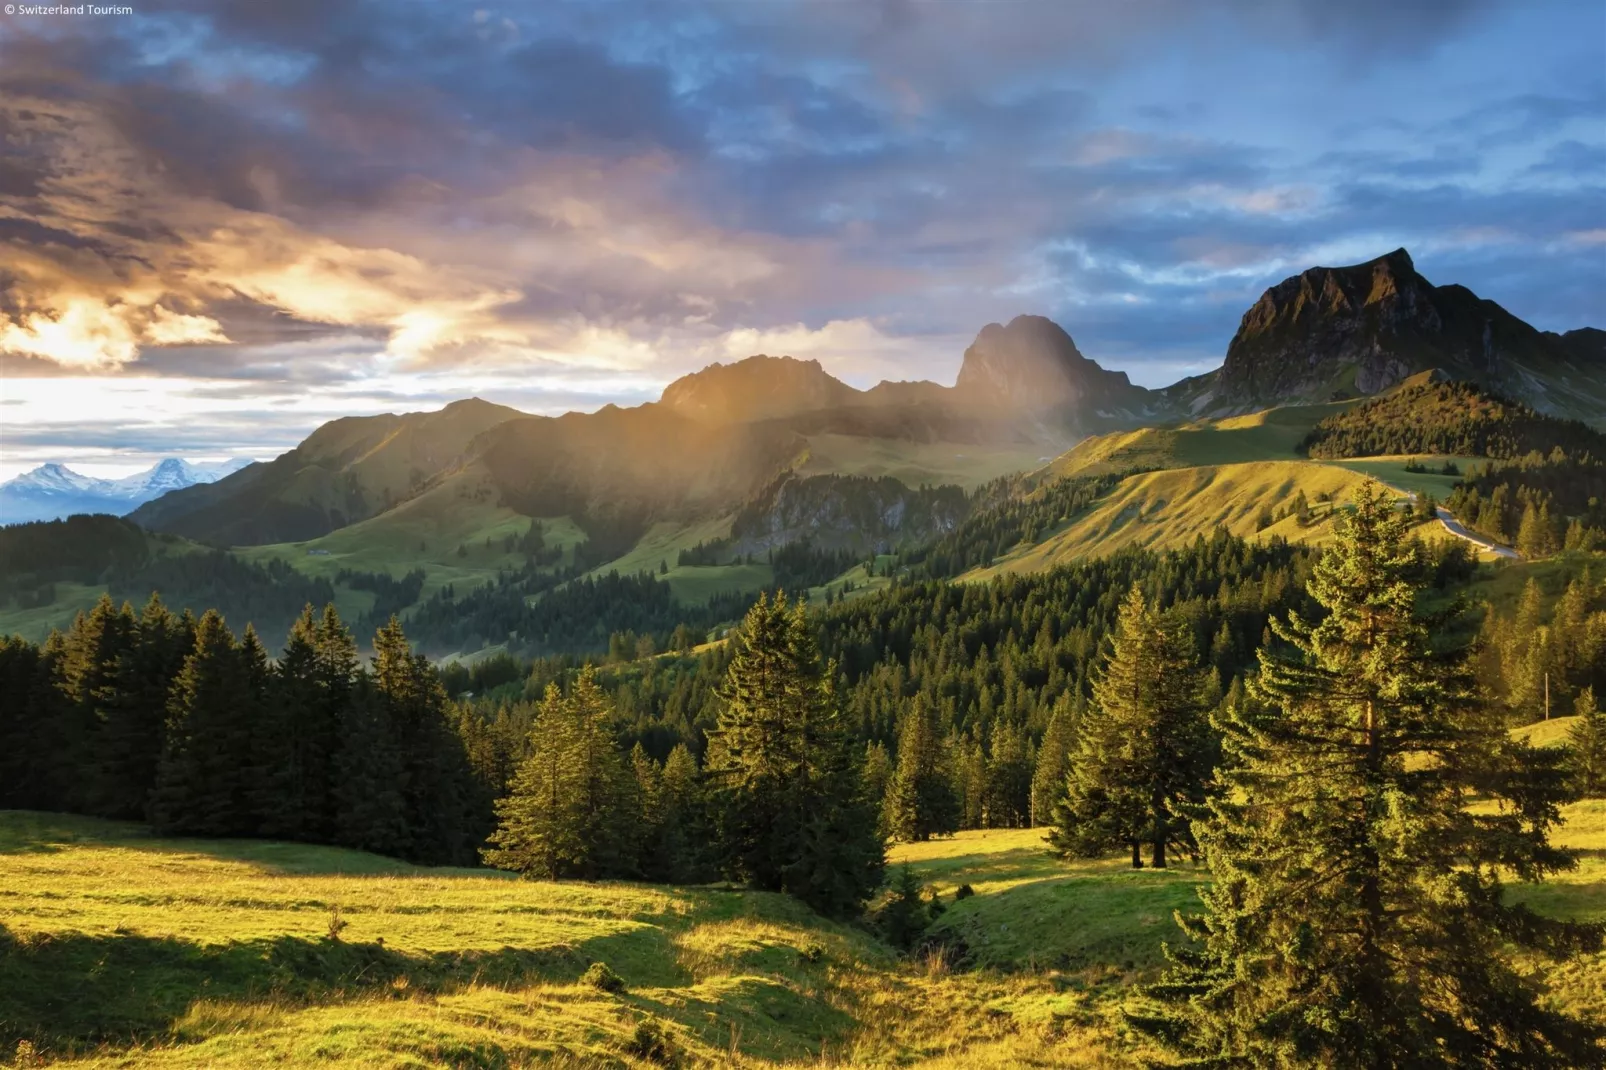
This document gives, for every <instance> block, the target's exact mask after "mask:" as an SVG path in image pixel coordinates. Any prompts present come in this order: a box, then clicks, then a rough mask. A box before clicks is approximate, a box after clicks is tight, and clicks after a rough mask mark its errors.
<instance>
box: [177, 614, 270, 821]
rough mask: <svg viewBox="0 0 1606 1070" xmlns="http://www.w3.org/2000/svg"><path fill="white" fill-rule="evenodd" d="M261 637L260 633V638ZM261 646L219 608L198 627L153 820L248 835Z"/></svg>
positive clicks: (180, 690)
mask: <svg viewBox="0 0 1606 1070" xmlns="http://www.w3.org/2000/svg"><path fill="white" fill-rule="evenodd" d="M254 638H255V637H254V636H253V637H252V639H253V641H254ZM259 650H260V647H255V648H252V649H249V650H248V649H247V648H244V647H242V646H241V645H240V644H239V643H238V642H237V641H236V640H235V638H234V635H233V633H231V632H230V631H229V629H228V625H226V624H225V623H224V622H223V618H222V617H221V616H219V615H218V614H217V613H216V612H215V611H208V612H207V613H206V615H205V616H203V617H202V618H201V620H200V623H199V624H197V625H196V628H195V647H194V649H193V650H192V651H191V653H190V655H189V657H188V658H186V659H185V661H184V667H183V669H182V670H180V672H179V674H178V677H177V679H175V680H174V681H173V688H172V691H171V693H170V695H169V698H168V704H167V729H166V733H165V742H164V746H163V749H162V756H161V762H160V764H159V766H158V768H157V776H156V787H155V790H154V791H153V792H152V794H151V820H152V822H153V823H154V824H155V825H156V827H157V828H158V829H159V830H162V831H165V832H179V833H186V834H190V835H208V836H242V835H246V834H247V833H249V832H250V831H252V830H253V828H254V825H255V822H254V820H253V819H254V816H255V815H254V803H255V799H256V792H255V790H254V789H255V783H254V780H255V778H254V776H253V773H254V772H255V768H256V766H255V761H254V755H253V752H252V742H253V740H252V729H253V725H254V723H255V720H256V715H258V714H259V713H260V712H261V699H262V695H261V692H260V691H258V690H255V687H256V686H260V683H261V679H260V676H259V673H260V672H261V671H263V670H265V665H264V666H261V667H259V666H258V665H257V664H255V663H254V662H255V656H256V654H257V653H258V651H259Z"/></svg>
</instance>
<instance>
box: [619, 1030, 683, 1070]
mask: <svg viewBox="0 0 1606 1070" xmlns="http://www.w3.org/2000/svg"><path fill="white" fill-rule="evenodd" d="M624 1052H625V1054H626V1055H632V1056H635V1057H636V1058H637V1059H645V1060H646V1061H647V1062H649V1063H657V1064H658V1065H659V1066H679V1065H680V1060H681V1058H682V1053H681V1050H680V1045H678V1044H676V1043H675V1039H674V1037H672V1036H671V1035H670V1034H669V1032H668V1031H667V1030H665V1029H664V1027H663V1026H662V1025H661V1024H660V1023H659V1022H658V1020H657V1019H655V1018H644V1019H642V1020H641V1021H639V1022H637V1023H636V1028H635V1029H634V1030H633V1031H632V1032H631V1034H630V1039H629V1040H627V1041H625V1043H624Z"/></svg>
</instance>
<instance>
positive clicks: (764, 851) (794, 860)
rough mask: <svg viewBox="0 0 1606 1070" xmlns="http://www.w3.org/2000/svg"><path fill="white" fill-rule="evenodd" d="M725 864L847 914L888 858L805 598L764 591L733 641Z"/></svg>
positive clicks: (725, 712)
mask: <svg viewBox="0 0 1606 1070" xmlns="http://www.w3.org/2000/svg"><path fill="white" fill-rule="evenodd" d="M708 769H709V773H710V774H711V776H712V777H713V781H714V784H715V785H716V790H717V791H718V793H719V799H720V806H719V811H720V817H719V820H720V825H721V833H722V835H721V844H722V849H723V850H724V851H725V867H726V869H727V871H728V872H729V873H730V874H731V875H732V876H733V877H736V878H737V879H740V880H744V881H747V882H749V883H751V884H752V885H754V886H756V887H759V888H768V889H774V890H784V891H788V892H791V893H792V894H794V895H796V896H797V897H798V898H800V899H802V900H803V901H805V902H807V903H809V904H810V905H811V906H813V907H815V908H816V909H817V910H820V911H821V912H822V913H825V914H832V915H842V914H850V913H853V912H855V911H857V909H858V908H859V906H860V905H861V904H862V903H863V902H864V900H865V899H867V898H868V897H869V896H870V894H871V893H872V892H873V891H874V890H875V888H876V886H877V885H879V883H880V879H881V870H882V867H883V865H884V864H885V856H884V852H883V847H882V842H881V839H880V836H879V834H878V832H877V829H876V815H875V812H874V810H873V809H872V807H871V806H870V805H869V802H868V800H867V799H866V798H865V797H864V785H863V780H862V773H861V770H860V765H859V751H858V749H857V748H855V747H854V745H853V741H852V738H851V737H850V736H849V734H848V733H847V731H846V728H845V725H844V724H843V717H842V712H841V707H840V704H839V702H838V699H837V695H836V692H835V689H834V687H833V686H832V680H831V677H830V676H829V675H828V674H827V673H826V672H825V671H824V670H823V668H822V666H821V664H820V657H819V652H818V649H817V648H816V646H815V642H814V637H813V634H812V631H811V629H810V628H809V627H808V624H807V622H806V620H805V618H804V615H803V605H802V603H801V602H800V603H797V604H796V605H789V604H788V603H787V600H786V598H785V596H784V595H779V594H778V595H776V596H775V597H774V598H773V599H771V598H768V597H763V596H761V597H760V598H759V600H758V602H757V604H756V605H754V607H753V608H752V609H751V610H750V611H749V612H748V614H747V617H746V619H745V620H744V621H743V623H742V629H741V632H740V633H739V635H738V636H737V637H736V639H735V651H734V653H733V656H732V659H731V662H730V666H729V668H728V669H727V671H726V676H725V686H724V689H723V691H722V693H721V709H720V717H719V727H718V729H717V730H715V731H714V732H713V733H711V734H710V750H709V762H708Z"/></svg>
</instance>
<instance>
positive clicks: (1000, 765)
mask: <svg viewBox="0 0 1606 1070" xmlns="http://www.w3.org/2000/svg"><path fill="white" fill-rule="evenodd" d="M983 798H984V803H983V806H984V809H985V814H984V817H983V821H984V822H985V824H986V825H987V827H988V828H1011V829H1012V828H1024V827H1025V826H1027V825H1029V824H1030V823H1031V808H1032V763H1031V760H1030V758H1029V757H1028V755H1027V750H1026V736H1025V733H1023V732H1022V731H1021V730H1020V729H1018V728H1016V727H1015V725H1014V724H1013V723H1011V722H1010V721H1008V720H1001V721H998V722H997V723H996V724H994V726H993V738H992V746H991V747H990V748H989V751H988V754H987V787H986V790H985V791H984V792H983Z"/></svg>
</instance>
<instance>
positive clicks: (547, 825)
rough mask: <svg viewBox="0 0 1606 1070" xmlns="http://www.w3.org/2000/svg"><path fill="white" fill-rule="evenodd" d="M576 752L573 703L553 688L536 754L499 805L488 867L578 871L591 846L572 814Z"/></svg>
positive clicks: (534, 731) (539, 723)
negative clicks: (582, 840) (582, 839)
mask: <svg viewBox="0 0 1606 1070" xmlns="http://www.w3.org/2000/svg"><path fill="white" fill-rule="evenodd" d="M574 751H575V740H574V725H573V720H572V718H571V717H570V716H569V710H568V709H567V704H566V703H565V701H564V698H563V695H562V693H561V692H560V691H559V690H558V685H557V684H555V683H554V684H548V685H547V689H546V695H545V697H544V698H543V699H542V700H541V706H540V708H539V709H538V710H537V711H536V715H535V723H534V724H533V725H532V726H531V728H530V756H529V757H528V758H527V759H525V760H524V762H523V764H521V765H520V766H519V769H518V772H517V773H515V774H514V775H513V783H512V785H511V786H510V790H509V793H508V795H507V797H506V798H503V799H500V800H498V802H497V804H496V816H497V820H498V824H497V829H496V832H495V833H493V834H492V835H491V839H490V842H491V844H492V845H493V846H492V847H490V848H486V849H484V850H482V851H481V854H482V856H483V857H484V859H485V863H486V864H487V865H491V866H495V867H497V868H498V869H510V870H513V871H514V872H516V873H523V874H525V875H526V876H532V877H544V878H549V879H551V878H557V877H564V876H569V875H571V874H573V873H575V872H577V871H578V868H579V867H578V860H579V859H580V858H582V857H583V855H584V851H585V845H584V844H582V843H580V842H579V828H578V824H577V823H576V822H575V821H574V819H573V816H572V807H573V798H574V780H575V778H576V770H575V769H574V767H573V765H572V763H571V760H572V757H573V754H574Z"/></svg>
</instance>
